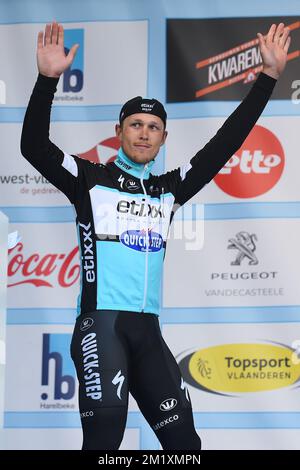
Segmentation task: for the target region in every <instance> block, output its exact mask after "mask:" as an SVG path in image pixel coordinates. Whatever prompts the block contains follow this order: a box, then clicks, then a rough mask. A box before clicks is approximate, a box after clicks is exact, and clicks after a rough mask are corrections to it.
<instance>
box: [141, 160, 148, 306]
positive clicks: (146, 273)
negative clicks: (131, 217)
mask: <svg viewBox="0 0 300 470" xmlns="http://www.w3.org/2000/svg"><path fill="white" fill-rule="evenodd" d="M147 168H148V163H146V164H145V165H144V169H143V173H142V176H141V178H140V182H141V185H142V188H143V192H144V194H145V200H146V213H147V215H146V255H145V277H144V298H143V303H142V312H144V310H145V306H146V299H147V290H148V247H149V233H148V228H149V223H148V222H149V221H148V210H147V208H148V195H147V192H146V189H145V186H144V183H143V177H144V174H145V171H146V169H147Z"/></svg>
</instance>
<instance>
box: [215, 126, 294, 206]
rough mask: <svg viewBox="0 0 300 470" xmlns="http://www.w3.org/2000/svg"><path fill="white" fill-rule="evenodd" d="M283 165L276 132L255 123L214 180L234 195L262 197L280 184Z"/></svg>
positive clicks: (282, 153)
mask: <svg viewBox="0 0 300 470" xmlns="http://www.w3.org/2000/svg"><path fill="white" fill-rule="evenodd" d="M284 164H285V157H284V151H283V148H282V145H281V143H280V141H279V140H278V138H277V137H276V135H275V134H273V132H271V131H270V130H269V129H266V128H265V127H262V126H255V127H254V128H253V130H252V131H251V132H250V134H249V136H248V137H247V139H246V140H245V141H244V143H243V145H242V146H241V147H240V149H239V150H238V151H237V152H236V153H235V154H234V155H233V156H232V157H231V158H230V160H228V162H227V163H226V164H225V165H224V167H223V168H222V169H221V170H220V171H219V173H218V174H217V175H216V176H215V178H214V182H215V183H216V184H217V186H218V187H219V188H220V189H221V190H222V191H224V192H225V193H227V194H229V195H230V196H233V197H238V198H251V197H257V196H261V195H262V194H265V193H266V192H268V191H270V190H271V189H272V188H273V187H274V186H275V185H276V184H277V182H278V181H279V179H280V178H281V175H282V173H283V170H284Z"/></svg>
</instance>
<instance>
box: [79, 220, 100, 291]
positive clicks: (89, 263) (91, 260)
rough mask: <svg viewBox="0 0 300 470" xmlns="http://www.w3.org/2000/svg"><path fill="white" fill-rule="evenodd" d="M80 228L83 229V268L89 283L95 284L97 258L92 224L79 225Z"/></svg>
mask: <svg viewBox="0 0 300 470" xmlns="http://www.w3.org/2000/svg"><path fill="white" fill-rule="evenodd" d="M79 227H80V228H81V229H82V235H83V256H82V258H83V260H84V261H83V263H82V268H83V270H84V275H85V279H86V281H87V282H95V280H96V273H95V256H94V246H93V240H92V230H91V222H89V223H88V225H84V224H81V223H79Z"/></svg>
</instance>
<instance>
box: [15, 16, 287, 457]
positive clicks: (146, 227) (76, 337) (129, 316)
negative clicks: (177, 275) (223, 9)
mask: <svg viewBox="0 0 300 470" xmlns="http://www.w3.org/2000/svg"><path fill="white" fill-rule="evenodd" d="M258 36H259V46H260V51H261V55H262V58H263V72H262V73H260V75H259V76H258V78H257V80H256V82H255V83H254V85H253V86H252V88H251V90H250V91H249V93H248V95H247V96H246V97H245V99H244V100H243V101H242V103H241V104H240V105H239V106H238V108H237V109H236V110H235V111H234V112H233V113H232V114H231V116H230V117H229V118H228V119H227V120H226V121H225V123H224V124H223V126H222V127H221V128H220V129H219V131H218V132H217V134H216V135H215V136H214V137H213V138H212V139H211V140H210V141H209V142H208V143H207V144H206V145H205V147H203V148H202V149H201V150H200V151H199V152H198V153H197V154H196V155H195V156H194V157H193V158H192V159H191V160H190V162H189V163H188V164H187V165H183V166H182V167H180V168H176V169H175V170H173V171H168V172H167V173H165V174H163V175H160V176H155V175H153V174H152V173H151V168H152V166H153V164H154V159H155V157H156V155H157V154H158V152H159V149H160V147H161V146H162V145H163V144H164V143H165V140H166V137H167V131H166V118H167V115H166V112H165V109H164V107H163V105H162V104H161V103H160V102H159V101H157V100H155V99H146V98H142V97H136V98H133V99H132V100H129V101H128V102H127V103H125V104H124V106H123V107H122V109H121V112H120V116H119V123H118V124H117V125H116V134H117V136H118V137H119V139H120V142H121V147H120V149H119V152H118V156H117V158H116V160H115V161H114V162H110V163H108V164H106V165H103V164H100V163H99V164H93V163H91V162H89V161H87V160H84V159H81V158H79V157H77V156H76V155H69V154H68V153H65V152H63V151H62V150H60V149H59V148H58V147H56V146H55V145H54V144H53V143H52V142H51V141H50V140H49V125H50V111H51V105H52V101H53V97H54V93H55V91H56V86H57V83H58V80H59V77H60V75H61V74H62V73H64V71H65V70H66V69H67V68H68V67H70V65H71V63H72V61H73V59H74V56H75V53H76V50H77V48H78V45H75V46H73V47H72V48H71V50H70V52H69V53H68V55H67V56H66V55H65V52H64V31H63V27H62V25H59V24H57V23H55V22H54V23H52V25H51V24H48V25H47V26H46V28H45V32H44V33H43V32H40V33H39V35H38V49H37V61H38V70H39V75H38V79H37V82H36V84H35V87H34V89H33V93H32V95H31V98H30V101H29V105H28V108H27V111H26V115H25V119H24V124H23V131H22V139H21V151H22V154H23V155H24V157H25V158H26V159H27V160H28V161H29V162H30V163H31V164H32V165H33V166H34V167H35V168H36V169H37V170H38V171H39V172H40V173H41V174H42V175H43V176H44V177H45V178H47V179H48V180H49V181H50V182H51V183H52V184H53V185H54V186H56V187H57V188H58V189H59V190H61V191H62V192H63V193H64V194H65V195H66V196H67V197H68V199H69V200H70V202H71V203H72V204H74V207H75V210H76V214H77V217H76V228H77V234H78V243H79V248H80V263H81V282H80V295H79V297H78V305H77V312H78V317H77V320H76V324H75V327H74V332H73V337H72V344H71V355H72V358H73V360H74V363H75V366H76V371H77V376H78V380H79V407H80V416H81V423H82V429H83V446H82V448H83V449H94V450H109V449H118V448H119V446H120V443H121V441H122V438H123V434H124V429H125V425H126V418H127V409H128V393H129V392H131V393H132V395H133V397H134V398H135V400H136V401H137V404H138V406H139V408H140V410H141V412H142V413H143V415H144V416H145V418H146V420H147V421H148V423H149V425H150V426H151V427H152V429H153V430H154V432H155V434H156V435H157V438H158V439H159V441H160V443H161V445H162V447H163V449H167V450H176V449H177V450H197V449H200V448H201V440H200V438H199V436H198V434H197V433H196V431H195V427H194V422H193V414H192V407H191V402H190V397H189V393H188V390H187V388H186V385H185V383H184V381H183V379H182V377H181V373H180V370H179V367H178V365H177V363H176V361H175V359H174V357H173V355H172V353H171V352H170V350H169V348H168V347H167V345H166V343H165V342H164V340H163V338H162V335H161V332H160V328H159V322H158V314H159V299H160V281H161V273H162V265H163V260H164V255H165V249H166V238H167V233H168V228H169V224H170V222H171V220H172V217H173V210H172V209H173V207H174V205H176V207H178V206H182V205H183V204H184V203H185V202H187V201H188V200H189V199H190V198H191V197H193V196H194V195H195V194H196V193H197V192H198V191H200V189H201V188H203V186H204V185H205V184H207V183H209V181H211V180H212V178H214V176H215V175H216V174H217V173H218V172H219V170H220V169H221V168H222V167H223V166H224V165H225V163H226V162H227V160H229V158H230V157H231V156H232V155H233V154H234V153H235V152H236V151H237V150H238V149H239V147H240V146H241V145H242V143H243V141H244V140H245V138H246V137H247V135H248V134H249V132H250V131H251V129H252V128H253V126H254V124H255V123H256V121H257V119H258V118H259V116H260V115H261V113H262V111H263V109H264V107H265V105H266V104H267V102H268V100H269V98H270V96H271V93H272V90H273V88H274V86H275V83H276V80H277V79H278V77H279V75H280V74H281V72H282V71H283V69H284V67H285V64H286V58H287V52H288V48H289V44H290V37H289V29H288V28H285V27H284V25H283V24H282V23H280V24H279V25H278V26H276V25H272V26H271V28H270V30H269V32H268V34H267V36H265V37H263V36H262V35H261V34H260V35H258ZM178 269H179V267H178Z"/></svg>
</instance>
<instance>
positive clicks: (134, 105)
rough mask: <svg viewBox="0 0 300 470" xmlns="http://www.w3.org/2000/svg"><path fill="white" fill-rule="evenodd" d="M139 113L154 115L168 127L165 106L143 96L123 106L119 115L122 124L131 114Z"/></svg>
mask: <svg viewBox="0 0 300 470" xmlns="http://www.w3.org/2000/svg"><path fill="white" fill-rule="evenodd" d="M138 113H147V114H154V115H155V116H158V117H159V118H160V119H161V120H162V121H163V123H164V125H165V126H166V121H167V113H166V110H165V108H164V106H163V104H162V103H161V102H160V101H158V100H156V99H155V98H152V99H150V98H142V97H141V96H136V97H135V98H132V99H131V100H129V101H126V103H125V104H124V105H123V106H122V109H121V111H120V115H119V121H120V124H121V123H122V121H124V119H125V118H127V117H128V116H130V115H131V114H138Z"/></svg>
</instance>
